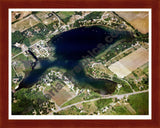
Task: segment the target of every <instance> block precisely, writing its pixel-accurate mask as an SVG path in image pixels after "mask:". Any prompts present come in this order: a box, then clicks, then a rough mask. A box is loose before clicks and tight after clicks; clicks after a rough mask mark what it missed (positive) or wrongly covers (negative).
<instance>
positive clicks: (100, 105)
mask: <svg viewBox="0 0 160 128" xmlns="http://www.w3.org/2000/svg"><path fill="white" fill-rule="evenodd" d="M110 103H112V98H110V99H100V100H97V101H96V102H95V105H96V106H97V108H98V110H101V109H102V108H104V107H106V106H108V105H109V104H110Z"/></svg>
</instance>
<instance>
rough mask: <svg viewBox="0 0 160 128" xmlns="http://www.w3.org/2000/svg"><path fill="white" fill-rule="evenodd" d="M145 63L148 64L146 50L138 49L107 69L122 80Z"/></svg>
mask: <svg viewBox="0 0 160 128" xmlns="http://www.w3.org/2000/svg"><path fill="white" fill-rule="evenodd" d="M146 62H148V50H146V49H144V48H139V49H138V50H136V51H134V52H133V53H131V54H129V55H127V56H126V57H124V58H122V59H120V60H119V61H117V62H116V63H114V64H112V65H110V66H109V69H110V70H111V71H112V72H114V73H115V74H117V76H118V77H120V78H123V77H125V76H127V75H129V74H130V73H131V72H132V71H134V70H135V69H136V68H138V67H140V66H142V65H143V64H145V63H146Z"/></svg>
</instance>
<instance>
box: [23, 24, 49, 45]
mask: <svg viewBox="0 0 160 128" xmlns="http://www.w3.org/2000/svg"><path fill="white" fill-rule="evenodd" d="M50 27H51V26H49V28H50ZM28 32H30V33H31V35H32V37H29V38H28V35H27V33H28ZM48 32H49V29H48V28H47V27H46V26H45V25H44V24H42V23H39V24H37V25H35V26H33V27H32V28H29V29H27V30H26V31H24V32H23V35H24V36H25V37H27V38H26V39H28V40H30V41H31V42H33V41H35V40H37V39H42V40H44V39H45V38H46V36H45V35H46V34H48ZM24 43H27V40H26V41H24ZM27 46H28V45H27Z"/></svg>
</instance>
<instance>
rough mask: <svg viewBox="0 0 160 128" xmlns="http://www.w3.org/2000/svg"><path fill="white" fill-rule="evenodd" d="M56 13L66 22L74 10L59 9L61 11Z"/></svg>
mask: <svg viewBox="0 0 160 128" xmlns="http://www.w3.org/2000/svg"><path fill="white" fill-rule="evenodd" d="M57 15H58V16H59V17H60V18H61V20H62V21H63V22H64V23H65V24H67V22H68V21H69V19H70V18H71V16H72V15H74V12H73V11H72V12H68V11H67V12H66V11H61V12H57Z"/></svg>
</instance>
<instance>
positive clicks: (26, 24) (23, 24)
mask: <svg viewBox="0 0 160 128" xmlns="http://www.w3.org/2000/svg"><path fill="white" fill-rule="evenodd" d="M38 23H39V21H38V20H37V19H36V18H34V17H33V15H30V16H28V17H26V18H25V19H22V20H20V21H18V22H16V23H14V24H12V31H16V30H17V31H20V32H23V31H25V30H27V29H28V28H31V27H32V26H34V25H36V24H38Z"/></svg>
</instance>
